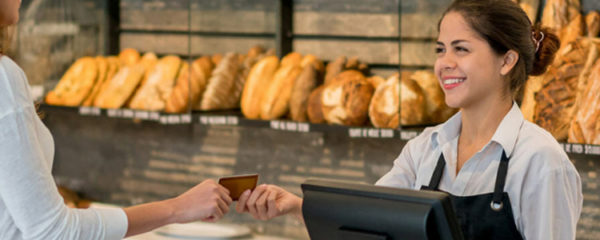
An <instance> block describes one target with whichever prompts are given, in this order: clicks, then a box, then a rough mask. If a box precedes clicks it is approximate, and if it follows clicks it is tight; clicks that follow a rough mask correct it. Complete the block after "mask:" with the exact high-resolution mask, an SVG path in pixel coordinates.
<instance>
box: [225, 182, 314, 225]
mask: <svg viewBox="0 0 600 240" xmlns="http://www.w3.org/2000/svg"><path fill="white" fill-rule="evenodd" d="M236 210H237V211H238V212H239V213H243V212H248V213H250V214H251V215H252V216H253V217H254V218H256V219H259V220H269V219H271V218H274V217H278V216H281V215H285V214H288V213H291V214H294V215H295V216H296V217H298V218H299V219H300V220H302V198H300V197H298V196H296V195H294V194H292V193H290V192H287V191H285V190H284V189H283V188H280V187H278V186H275V185H260V186H258V187H256V188H255V189H254V191H250V190H247V191H245V192H244V193H243V194H242V196H240V199H239V200H238V203H237V205H236Z"/></svg>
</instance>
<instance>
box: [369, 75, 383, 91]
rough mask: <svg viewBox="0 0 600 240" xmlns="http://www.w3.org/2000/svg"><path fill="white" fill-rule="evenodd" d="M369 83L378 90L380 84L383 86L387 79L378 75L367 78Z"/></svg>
mask: <svg viewBox="0 0 600 240" xmlns="http://www.w3.org/2000/svg"><path fill="white" fill-rule="evenodd" d="M367 81H368V82H369V83H371V85H373V87H374V88H375V89H377V87H378V86H379V85H380V84H383V83H384V82H385V79H384V78H382V77H381V76H377V75H375V76H371V77H368V78H367Z"/></svg>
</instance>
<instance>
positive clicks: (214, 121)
mask: <svg viewBox="0 0 600 240" xmlns="http://www.w3.org/2000/svg"><path fill="white" fill-rule="evenodd" d="M199 120H200V124H203V125H230V126H237V125H238V124H239V118H238V117H236V116H200V118H199Z"/></svg>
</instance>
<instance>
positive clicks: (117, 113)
mask: <svg viewBox="0 0 600 240" xmlns="http://www.w3.org/2000/svg"><path fill="white" fill-rule="evenodd" d="M106 115H108V117H112V118H120V117H121V116H123V110H122V109H107V110H106Z"/></svg>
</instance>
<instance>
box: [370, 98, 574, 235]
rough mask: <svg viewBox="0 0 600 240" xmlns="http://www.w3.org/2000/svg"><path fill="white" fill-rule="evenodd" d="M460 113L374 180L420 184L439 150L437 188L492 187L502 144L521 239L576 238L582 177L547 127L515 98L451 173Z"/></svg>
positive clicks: (471, 190)
mask: <svg viewBox="0 0 600 240" xmlns="http://www.w3.org/2000/svg"><path fill="white" fill-rule="evenodd" d="M460 127H461V113H460V112H459V113H457V114H456V115H454V116H453V117H452V118H450V119H449V120H448V121H446V122H445V123H443V124H440V125H438V126H435V127H431V128H427V129H425V130H424V131H423V132H422V133H421V134H420V135H419V136H417V137H416V138H414V139H412V140H410V141H409V142H408V143H407V144H406V146H405V147H404V149H402V152H401V153H400V156H398V158H397V159H396V160H395V161H394V165H393V167H392V169H391V170H390V171H389V172H388V173H387V174H385V175H384V176H383V177H382V178H381V179H379V181H377V183H376V185H381V186H389V187H398V188H412V189H420V188H421V186H423V185H425V186H427V185H429V181H430V179H431V176H432V174H433V170H434V169H435V166H436V164H437V161H438V158H439V157H440V153H442V152H443V153H444V158H445V159H446V166H445V168H444V174H443V175H442V179H441V181H440V185H439V188H440V190H442V191H446V192H448V193H450V194H453V195H455V196H470V195H478V194H486V193H491V192H493V191H494V184H495V182H496V173H497V171H498V164H499V162H500V158H501V154H502V150H504V151H506V155H507V156H508V157H509V164H508V173H507V176H506V185H505V187H504V191H505V192H507V193H508V196H509V198H510V202H511V207H512V211H513V215H514V218H515V219H514V220H515V223H516V226H517V229H518V230H519V232H520V233H521V235H522V236H523V238H524V239H545V240H546V239H561V240H563V239H575V232H576V226H577V221H578V220H579V215H580V213H581V207H582V204H583V195H582V192H581V179H580V178H579V174H578V173H577V170H576V169H575V167H574V166H573V164H572V163H571V161H570V160H569V158H568V156H567V154H566V153H565V152H564V151H563V149H562V148H561V147H560V145H559V144H558V142H557V141H556V140H555V139H554V138H553V137H552V135H551V134H550V133H548V132H547V131H545V130H544V129H542V128H540V127H539V126H537V125H535V124H533V123H531V122H528V121H525V120H524V118H523V115H522V114H521V111H520V109H519V107H518V106H517V104H516V103H513V106H512V108H511V110H510V111H509V112H508V114H506V116H505V117H504V119H503V120H502V122H501V123H500V125H499V126H498V128H497V129H496V132H495V133H494V136H493V137H492V139H491V140H490V142H488V143H487V144H486V145H485V146H484V147H483V148H482V149H481V150H480V151H479V152H477V153H476V154H475V155H473V156H472V157H471V158H470V159H469V160H468V161H467V162H466V163H465V164H464V165H463V167H462V168H461V169H460V172H459V173H458V175H457V174H456V164H457V146H458V136H459V133H460Z"/></svg>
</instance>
